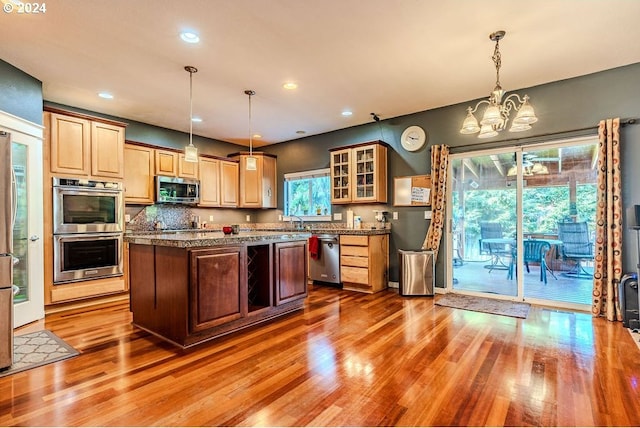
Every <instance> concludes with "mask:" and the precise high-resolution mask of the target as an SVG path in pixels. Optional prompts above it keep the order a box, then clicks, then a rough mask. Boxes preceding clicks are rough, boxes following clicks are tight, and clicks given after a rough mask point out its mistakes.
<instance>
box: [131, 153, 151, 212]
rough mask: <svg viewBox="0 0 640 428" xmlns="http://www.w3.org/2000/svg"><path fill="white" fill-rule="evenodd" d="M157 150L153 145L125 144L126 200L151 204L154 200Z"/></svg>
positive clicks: (133, 202)
mask: <svg viewBox="0 0 640 428" xmlns="http://www.w3.org/2000/svg"><path fill="white" fill-rule="evenodd" d="M154 164H155V150H154V149H153V148H151V147H144V146H137V145H133V144H125V146H124V201H125V203H127V204H145V205H150V204H153V202H154V193H155V192H154V186H153V176H154Z"/></svg>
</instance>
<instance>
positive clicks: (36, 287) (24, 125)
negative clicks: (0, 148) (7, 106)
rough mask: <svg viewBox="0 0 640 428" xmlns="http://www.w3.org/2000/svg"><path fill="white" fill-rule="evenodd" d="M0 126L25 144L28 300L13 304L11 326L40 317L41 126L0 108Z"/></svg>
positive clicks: (41, 280)
mask: <svg viewBox="0 0 640 428" xmlns="http://www.w3.org/2000/svg"><path fill="white" fill-rule="evenodd" d="M0 130H2V131H6V132H8V133H10V134H11V140H12V142H17V143H19V144H24V145H26V146H27V150H28V152H29V153H28V156H27V194H28V196H29V202H28V204H29V209H28V215H29V220H28V233H27V235H28V236H30V237H31V236H35V237H37V238H38V239H36V240H35V241H29V257H28V263H29V265H28V271H29V276H28V277H29V300H27V301H25V302H21V303H17V304H15V305H14V310H13V326H14V328H16V327H20V326H22V325H25V324H29V323H31V322H34V321H37V320H39V319H42V318H44V274H43V272H44V269H43V266H44V246H43V226H44V216H43V200H42V194H43V193H42V192H43V181H42V180H43V163H42V162H43V158H42V145H43V141H44V127H43V126H42V125H38V124H36V123H33V122H30V121H28V120H26V119H22V118H20V117H18V116H14V115H12V114H10V113H7V112H4V111H2V110H0Z"/></svg>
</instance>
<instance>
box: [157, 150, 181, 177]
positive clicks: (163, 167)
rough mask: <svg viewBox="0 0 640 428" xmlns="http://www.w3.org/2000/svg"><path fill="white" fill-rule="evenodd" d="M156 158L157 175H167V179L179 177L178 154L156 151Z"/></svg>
mask: <svg viewBox="0 0 640 428" xmlns="http://www.w3.org/2000/svg"><path fill="white" fill-rule="evenodd" d="M155 158H156V168H155V169H156V171H155V172H156V174H155V175H165V176H167V177H176V176H177V175H178V153H176V152H171V151H168V150H159V149H156V150H155Z"/></svg>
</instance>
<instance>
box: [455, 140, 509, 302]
mask: <svg viewBox="0 0 640 428" xmlns="http://www.w3.org/2000/svg"><path fill="white" fill-rule="evenodd" d="M515 157H516V152H515V151H513V150H509V151H494V152H485V153H475V154H471V155H466V156H452V161H451V168H452V169H451V173H452V174H451V175H452V185H451V192H452V193H451V200H452V203H451V204H450V206H451V213H452V231H453V232H452V235H453V236H452V238H453V246H454V248H455V251H454V255H453V261H452V265H453V266H452V268H453V284H452V285H453V289H454V290H464V291H467V292H472V293H490V294H494V295H503V296H510V297H516V296H517V295H518V287H517V283H516V282H515V281H510V280H509V276H510V275H511V271H512V267H513V266H512V258H513V252H514V251H515V245H516V232H517V212H516V201H517V192H516V186H515V185H514V184H515V183H513V182H511V181H509V180H508V179H507V178H508V172H509V168H510V167H509V165H512V164H513V163H514V159H515Z"/></svg>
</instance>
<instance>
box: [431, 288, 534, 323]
mask: <svg viewBox="0 0 640 428" xmlns="http://www.w3.org/2000/svg"><path fill="white" fill-rule="evenodd" d="M436 305H439V306H447V307H450V308H457V309H465V310H467V311H475V312H485V313H488V314H495V315H504V316H508V317H515V318H526V317H527V316H528V315H529V308H530V307H531V305H529V304H528V303H519V302H509V301H505V300H495V299H487V298H485V297H475V296H464V295H461V294H445V295H444V296H440V297H438V299H437V300H436Z"/></svg>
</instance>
